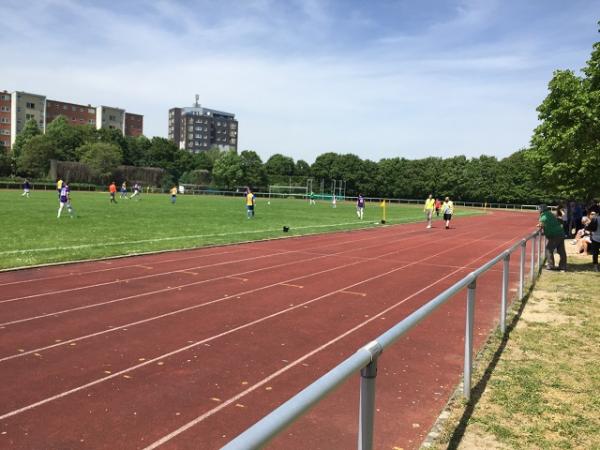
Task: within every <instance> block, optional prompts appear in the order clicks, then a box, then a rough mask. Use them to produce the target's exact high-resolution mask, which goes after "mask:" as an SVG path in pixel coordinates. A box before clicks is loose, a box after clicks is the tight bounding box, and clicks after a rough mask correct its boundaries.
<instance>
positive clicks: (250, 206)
mask: <svg viewBox="0 0 600 450" xmlns="http://www.w3.org/2000/svg"><path fill="white" fill-rule="evenodd" d="M246 209H247V210H248V211H254V205H246Z"/></svg>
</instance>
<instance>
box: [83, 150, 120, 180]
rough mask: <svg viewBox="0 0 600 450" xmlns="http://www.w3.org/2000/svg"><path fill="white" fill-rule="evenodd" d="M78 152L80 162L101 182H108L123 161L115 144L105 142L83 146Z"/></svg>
mask: <svg viewBox="0 0 600 450" xmlns="http://www.w3.org/2000/svg"><path fill="white" fill-rule="evenodd" d="M78 152H79V153H80V154H81V155H82V156H81V160H80V162H82V163H83V164H85V165H86V166H88V167H89V168H90V170H91V171H92V173H93V174H94V175H95V176H97V177H99V178H100V179H101V180H102V181H103V182H107V181H110V180H109V178H110V177H111V176H112V173H113V172H114V170H115V169H116V168H117V167H118V166H119V165H120V164H121V162H122V160H123V152H122V151H121V149H120V148H119V147H118V146H117V145H115V144H108V143H105V142H96V143H93V144H85V145H83V146H82V147H80V148H79V149H78Z"/></svg>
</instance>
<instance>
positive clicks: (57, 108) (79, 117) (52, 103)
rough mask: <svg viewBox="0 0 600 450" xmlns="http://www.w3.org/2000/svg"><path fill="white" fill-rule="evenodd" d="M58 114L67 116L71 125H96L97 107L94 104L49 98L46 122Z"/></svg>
mask: <svg viewBox="0 0 600 450" xmlns="http://www.w3.org/2000/svg"><path fill="white" fill-rule="evenodd" d="M58 116H63V117H65V118H66V119H67V120H68V121H69V123H70V124H71V125H92V126H94V127H95V126H96V107H94V106H92V105H78V104H76V103H66V102H61V101H59V100H48V101H47V102H46V124H49V123H50V122H52V121H53V120H54V119H56V118H57V117H58Z"/></svg>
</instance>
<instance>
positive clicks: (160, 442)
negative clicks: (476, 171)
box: [143, 240, 512, 450]
mask: <svg viewBox="0 0 600 450" xmlns="http://www.w3.org/2000/svg"><path fill="white" fill-rule="evenodd" d="M510 241H512V240H510ZM510 241H508V242H510ZM503 245H505V244H502V245H500V246H498V247H496V248H495V249H493V250H491V251H489V252H487V253H486V254H484V256H485V255H487V254H489V253H491V252H493V251H496V250H497V249H498V248H500V247H501V246H503ZM480 258H481V257H480ZM480 258H478V259H480ZM461 270H464V268H459V269H456V270H455V271H453V272H451V273H449V274H448V275H445V276H443V277H442V278H439V279H437V280H436V281H434V282H433V283H430V284H429V285H427V286H426V287H424V288H422V289H420V290H418V291H416V292H414V293H412V294H411V295H409V296H407V297H405V298H403V299H402V300H400V301H399V302H397V303H395V304H393V305H391V306H389V307H387V308H386V309H384V310H382V311H381V312H379V313H377V314H376V315H374V316H372V317H370V318H369V319H367V320H365V321H363V322H361V323H359V324H358V325H356V326H354V327H353V328H350V329H349V330H347V331H345V332H344V333H342V334H340V335H338V336H336V337H335V338H333V339H331V340H330V341H328V342H326V343H324V344H323V345H321V346H319V347H317V348H315V349H314V350H312V351H310V352H309V353H306V354H305V355H303V356H301V357H300V358H298V359H296V360H295V361H292V362H291V363H289V364H287V365H286V366H284V367H282V368H281V369H279V370H277V371H276V372H273V373H272V374H271V375H269V376H268V377H265V378H263V379H262V380H260V381H258V382H257V383H255V384H253V385H252V386H250V387H249V388H247V389H245V390H243V391H242V392H240V393H238V394H237V395H235V396H233V397H231V398H229V399H228V400H226V401H224V402H222V403H221V404H219V406H216V407H214V408H212V409H211V410H209V411H207V412H205V413H204V414H201V415H200V416H198V417H196V418H195V419H193V420H191V421H189V422H188V423H186V424H185V425H183V426H181V427H179V428H177V429H176V430H174V431H172V432H171V433H169V434H167V435H165V436H163V437H162V438H160V439H158V440H156V441H155V442H153V443H152V444H150V445H149V446H147V447H145V448H144V449H143V450H153V449H155V448H157V447H159V446H161V445H163V444H165V443H166V442H168V441H170V440H171V439H173V438H174V437H176V436H178V435H180V434H181V433H183V432H184V431H187V430H189V429H190V428H192V427H193V426H195V425H198V424H199V423H200V422H203V421H204V420H206V419H207V418H209V417H210V416H213V415H215V414H216V413H218V412H219V411H221V410H222V409H224V408H226V407H227V406H229V405H231V404H232V403H236V402H238V401H239V400H240V399H241V398H243V397H245V396H246V395H248V394H250V393H252V392H253V391H255V390H256V389H258V388H260V387H261V386H263V385H265V384H266V383H268V382H270V381H272V380H273V379H275V378H277V377H278V376H280V375H281V374H283V373H285V372H287V371H288V370H290V369H292V368H294V367H295V366H297V365H298V364H300V363H302V362H303V361H306V360H307V359H308V358H310V357H312V356H314V355H315V354H317V353H319V352H321V351H323V350H325V349H326V348H327V347H330V346H332V345H333V344H335V343H336V342H338V341H340V340H342V339H343V338H345V337H347V336H349V335H350V334H352V333H354V332H355V331H357V330H359V329H361V328H363V327H364V326H366V325H368V324H369V323H371V322H373V321H374V320H377V319H379V318H380V317H382V316H383V315H385V314H387V313H389V312H390V311H392V310H393V309H395V308H397V307H398V306H400V305H402V304H403V303H406V302H407V301H409V300H411V299H413V298H414V297H416V296H417V295H420V294H422V293H423V292H425V291H427V290H428V289H431V288H432V287H433V286H435V285H436V284H438V283H441V282H442V281H444V280H446V279H448V278H449V277H451V276H454V275H455V274H456V273H458V272H460V271H461Z"/></svg>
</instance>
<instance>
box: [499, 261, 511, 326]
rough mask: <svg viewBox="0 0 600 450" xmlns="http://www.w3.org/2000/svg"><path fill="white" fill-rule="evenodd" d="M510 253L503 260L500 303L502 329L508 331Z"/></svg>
mask: <svg viewBox="0 0 600 450" xmlns="http://www.w3.org/2000/svg"><path fill="white" fill-rule="evenodd" d="M509 266H510V253H509V254H507V255H506V256H505V257H504V260H503V262H502V303H501V305H500V331H501V332H502V334H504V333H505V332H506V307H507V304H508V280H509V275H510V272H509Z"/></svg>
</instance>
